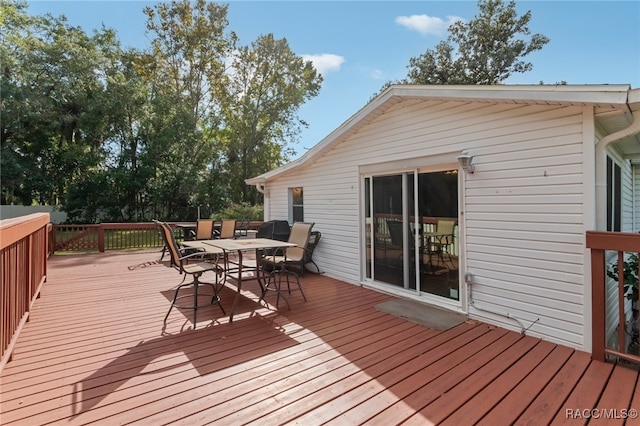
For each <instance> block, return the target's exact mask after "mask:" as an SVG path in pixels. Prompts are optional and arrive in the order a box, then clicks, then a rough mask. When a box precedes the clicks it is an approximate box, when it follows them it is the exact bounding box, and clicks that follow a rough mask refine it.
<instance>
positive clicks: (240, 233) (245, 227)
mask: <svg viewBox="0 0 640 426" xmlns="http://www.w3.org/2000/svg"><path fill="white" fill-rule="evenodd" d="M247 235H249V220H247V219H242V220H241V221H240V223H238V224H237V225H236V237H246V236H247Z"/></svg>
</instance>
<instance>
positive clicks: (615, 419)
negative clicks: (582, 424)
mask: <svg viewBox="0 0 640 426" xmlns="http://www.w3.org/2000/svg"><path fill="white" fill-rule="evenodd" d="M637 381H638V372H637V371H632V370H629V369H628V368H626V367H621V366H620V365H616V366H615V367H614V368H613V372H612V373H611V380H610V381H609V382H607V385H606V386H605V388H604V392H603V393H602V396H601V397H600V400H599V401H598V404H597V406H596V410H597V416H594V418H592V419H591V420H589V424H590V425H591V424H595V425H603V424H606V425H623V424H625V423H626V420H627V416H626V415H625V413H627V410H629V408H631V399H632V398H633V391H634V389H635V386H636V382H637ZM634 408H636V409H637V408H640V407H638V406H635V407H634Z"/></svg>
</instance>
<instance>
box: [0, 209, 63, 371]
mask: <svg viewBox="0 0 640 426" xmlns="http://www.w3.org/2000/svg"><path fill="white" fill-rule="evenodd" d="M49 220H50V219H49V213H35V214H31V215H28V216H22V217H19V218H15V219H4V220H0V265H1V268H2V270H1V271H0V275H2V297H1V298H0V319H1V322H0V356H1V357H0V371H2V370H3V368H4V366H5V364H6V363H7V362H8V361H9V360H10V359H11V354H12V351H13V347H14V345H15V342H16V340H17V339H18V335H19V334H20V331H21V330H22V328H23V327H24V324H25V323H26V322H27V321H28V320H29V311H30V310H31V306H32V305H33V302H34V301H35V300H36V299H37V298H38V297H39V295H40V288H41V287H42V284H43V283H44V282H45V280H46V278H47V255H48V247H49V246H48V244H47V239H48V235H49V229H50V227H51V225H50V223H49Z"/></svg>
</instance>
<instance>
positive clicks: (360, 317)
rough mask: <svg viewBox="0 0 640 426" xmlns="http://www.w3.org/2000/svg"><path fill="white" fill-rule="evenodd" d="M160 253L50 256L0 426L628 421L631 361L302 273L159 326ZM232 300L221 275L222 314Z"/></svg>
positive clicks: (639, 391) (6, 389)
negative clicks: (400, 307)
mask: <svg viewBox="0 0 640 426" xmlns="http://www.w3.org/2000/svg"><path fill="white" fill-rule="evenodd" d="M158 259H159V252H158V251H153V252H152V251H144V252H129V253H122V252H121V253H99V254H85V255H67V256H53V257H51V258H50V259H49V261H48V265H47V281H46V282H45V283H44V284H43V285H42V288H41V296H40V297H39V298H38V299H37V300H36V301H35V303H34V304H33V306H32V308H31V312H30V316H29V322H27V323H26V324H25V325H24V327H23V329H22V331H21V334H20V336H19V339H18V340H17V342H16V344H15V347H14V349H13V356H12V360H11V361H9V362H8V363H7V364H6V365H5V367H4V370H3V372H2V376H1V379H2V389H1V391H2V395H1V405H0V408H1V411H0V423H1V424H3V425H14V424H23V425H43V424H64V425H76V424H108V425H113V424H143V425H159V424H185V425H202V424H219V425H240V424H259V425H275V424H285V423H290V424H294V423H295V424H301V425H315V424H325V423H329V424H336V425H356V424H375V425H391V424H400V423H403V424H420V425H428V424H464V425H466V424H476V423H478V424H486V425H499V424H513V423H514V422H515V423H517V424H536V425H538V424H549V423H557V424H562V423H570V424H585V423H587V422H589V423H590V424H591V423H594V424H595V423H598V422H599V421H601V422H603V423H606V424H624V423H625V421H626V424H638V419H632V418H631V417H633V413H634V411H633V409H635V408H638V407H640V383H639V378H638V371H637V370H635V369H631V368H627V367H624V366H621V365H613V364H611V363H604V362H599V361H594V360H592V359H591V356H590V354H587V353H584V352H580V351H576V350H573V349H570V348H567V347H563V346H559V345H556V344H552V343H549V342H546V341H541V340H539V339H536V338H533V337H528V336H523V335H521V334H519V333H516V332H512V331H507V330H504V329H500V328H497V327H494V326H489V325H487V324H483V323H478V322H475V321H466V322H464V323H462V324H460V325H458V326H456V327H453V328H450V329H448V330H435V329H430V328H427V327H424V326H421V325H418V324H415V323H413V322H409V321H407V320H405V319H402V318H398V317H396V316H393V315H389V314H386V313H383V312H381V311H380V310H378V309H376V305H377V304H379V303H381V302H384V301H386V300H390V299H392V297H391V296H389V295H385V294H382V293H379V292H376V291H372V290H369V289H366V288H362V287H359V286H355V285H351V284H347V283H344V282H340V281H337V280H335V279H331V278H329V277H327V276H325V275H315V274H306V275H305V276H304V278H303V286H304V289H305V292H306V295H307V299H308V302H306V303H305V302H304V301H303V300H302V298H301V296H300V295H299V293H296V294H294V295H292V296H291V297H290V299H289V301H290V303H291V310H287V309H286V306H284V305H283V304H281V306H280V308H281V309H280V311H277V310H275V308H274V307H273V306H264V305H260V304H258V303H257V301H258V296H259V287H258V285H257V284H255V283H247V285H246V286H245V288H244V292H243V296H244V297H243V298H242V302H241V304H240V305H239V309H238V310H237V311H236V315H235V318H234V322H233V323H231V324H230V323H229V322H228V318H227V317H225V316H224V315H223V314H222V312H221V311H220V309H219V307H218V306H215V305H213V306H211V307H207V308H205V309H203V310H200V311H199V313H198V318H199V323H198V324H197V328H196V329H195V330H194V329H193V327H192V324H191V318H192V315H191V312H190V311H180V310H176V309H174V310H173V311H172V313H171V315H170V317H169V319H168V321H167V325H166V328H163V321H162V319H163V317H164V315H165V313H166V311H167V309H168V307H169V303H170V300H169V299H168V298H169V297H170V296H171V295H172V291H171V290H172V287H173V286H175V285H177V284H178V283H179V282H180V279H181V277H180V276H179V274H178V272H177V271H175V270H174V269H171V268H169V267H168V263H167V258H166V256H165V261H164V262H158ZM233 297H234V288H233V285H232V284H231V283H228V284H227V287H225V289H224V290H223V291H222V304H223V306H224V307H225V308H229V307H230V306H231V304H232V301H233ZM268 301H272V300H270V299H268ZM594 408H596V409H598V410H599V411H595V412H593V413H596V414H597V415H598V416H599V417H600V419H599V420H595V419H591V421H589V419H588V418H587V417H589V413H590V412H591V411H589V410H591V409H594ZM625 413H628V414H625ZM636 413H637V412H636ZM625 417H627V418H626V419H625Z"/></svg>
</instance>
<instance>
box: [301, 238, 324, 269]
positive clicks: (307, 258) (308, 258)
mask: <svg viewBox="0 0 640 426" xmlns="http://www.w3.org/2000/svg"><path fill="white" fill-rule="evenodd" d="M320 237H322V234H321V233H320V231H311V235H310V236H309V244H307V250H306V251H305V253H304V264H305V268H303V269H302V274H303V275H304V270H305V269H306V265H308V264H309V263H312V264H313V266H314V267H315V268H316V270H315V273H316V274H321V272H320V268H319V267H318V264H317V263H316V262H315V261H314V260H313V251H314V250H315V249H316V246H317V245H318V243H319V242H320ZM309 271H310V272H314V271H311V270H309Z"/></svg>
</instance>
